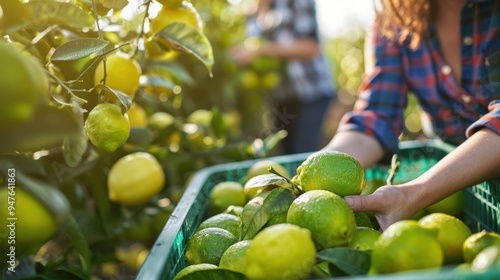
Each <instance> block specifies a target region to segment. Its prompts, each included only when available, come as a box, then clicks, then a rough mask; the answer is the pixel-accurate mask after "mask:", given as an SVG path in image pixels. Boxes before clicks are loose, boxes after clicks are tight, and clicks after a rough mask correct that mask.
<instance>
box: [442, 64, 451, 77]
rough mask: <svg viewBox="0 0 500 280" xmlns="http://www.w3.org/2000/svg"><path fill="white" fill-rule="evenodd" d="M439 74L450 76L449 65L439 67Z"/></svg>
mask: <svg viewBox="0 0 500 280" xmlns="http://www.w3.org/2000/svg"><path fill="white" fill-rule="evenodd" d="M441 73H443V74H444V75H450V74H451V67H450V66H449V65H443V67H441Z"/></svg>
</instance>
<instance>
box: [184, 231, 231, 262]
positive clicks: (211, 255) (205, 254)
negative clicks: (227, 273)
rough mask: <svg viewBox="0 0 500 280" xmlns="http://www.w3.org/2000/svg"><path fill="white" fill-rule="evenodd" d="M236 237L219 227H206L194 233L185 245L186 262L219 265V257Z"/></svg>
mask: <svg viewBox="0 0 500 280" xmlns="http://www.w3.org/2000/svg"><path fill="white" fill-rule="evenodd" d="M236 242H238V239H237V238H236V237H235V236H234V235H233V234H232V233H230V232H229V231H227V230H225V229H221V228H206V229H202V230H200V231H197V232H195V233H194V235H193V236H192V237H191V239H189V241H188V244H187V247H186V255H185V256H186V261H187V262H188V264H190V265H191V264H200V263H210V264H214V265H219V262H220V259H221V258H222V255H223V254H224V252H225V251H226V250H227V248H229V246H231V245H233V244H234V243H236Z"/></svg>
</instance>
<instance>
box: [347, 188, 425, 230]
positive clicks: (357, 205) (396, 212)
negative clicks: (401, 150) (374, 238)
mask: <svg viewBox="0 0 500 280" xmlns="http://www.w3.org/2000/svg"><path fill="white" fill-rule="evenodd" d="M409 198H410V197H409V196H408V195H407V191H406V188H405V187H399V186H382V187H380V188H378V189H377V190H376V191H375V192H374V193H373V194H371V195H351V196H346V197H344V199H345V201H346V202H347V204H349V206H350V207H351V209H352V210H353V211H354V212H364V211H373V212H374V214H375V217H376V218H377V221H378V223H379V225H380V229H381V230H385V229H386V228H387V227H389V226H390V225H391V224H393V223H395V222H397V221H400V220H406V219H409V218H411V216H413V214H415V213H416V211H415V209H414V207H412V202H411V200H410V199H409Z"/></svg>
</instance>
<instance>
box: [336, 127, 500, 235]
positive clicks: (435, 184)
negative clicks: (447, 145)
mask: <svg viewBox="0 0 500 280" xmlns="http://www.w3.org/2000/svg"><path fill="white" fill-rule="evenodd" d="M499 175H500V136H499V135H498V134H496V133H494V132H493V131H491V130H489V129H487V128H484V129H482V130H480V131H478V132H476V133H475V134H474V135H472V136H471V137H470V138H469V139H468V140H467V141H465V142H464V143H463V144H462V145H460V146H459V147H457V148H456V149H455V150H454V151H452V152H451V153H450V154H448V155H447V156H446V157H444V158H443V159H442V160H441V161H439V162H438V163H437V164H436V165H435V166H433V167H432V168H431V169H430V170H429V171H427V172H426V173H424V174H423V175H421V176H420V177H418V178H416V179H415V180H412V181H410V182H407V183H405V184H401V185H399V186H383V187H381V188H379V189H378V190H377V191H375V192H374V193H373V194H372V195H369V196H349V197H345V199H346V201H347V202H348V204H349V205H350V206H351V208H352V209H353V210H354V211H374V212H375V216H376V217H377V220H378V222H379V224H380V226H381V228H382V229H385V228H387V227H388V226H389V225H391V224H392V223H394V222H396V221H399V220H403V219H408V218H410V217H411V216H412V215H413V214H414V213H416V212H417V211H420V210H422V209H424V208H425V207H427V206H429V205H431V204H433V203H435V202H437V201H439V200H441V199H443V198H445V197H446V196H448V195H450V194H452V193H454V192H456V191H458V190H461V189H464V188H466V187H468V186H471V185H474V184H477V183H480V182H482V181H485V180H489V179H491V178H494V177H498V176H499Z"/></svg>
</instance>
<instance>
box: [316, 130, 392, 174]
mask: <svg viewBox="0 0 500 280" xmlns="http://www.w3.org/2000/svg"><path fill="white" fill-rule="evenodd" d="M323 150H335V151H340V152H344V153H346V154H350V155H351V156H353V157H354V158H356V159H357V160H358V161H359V162H360V163H361V166H363V168H366V167H368V166H370V165H372V164H374V163H376V162H377V161H379V160H380V159H381V158H382V156H383V150H382V147H381V146H380V144H379V142H378V141H377V140H376V139H375V138H373V137H371V136H368V135H366V134H364V133H362V132H358V131H343V132H338V133H337V134H336V135H335V137H333V139H332V140H331V141H330V143H328V145H327V146H326V147H324V148H323Z"/></svg>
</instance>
